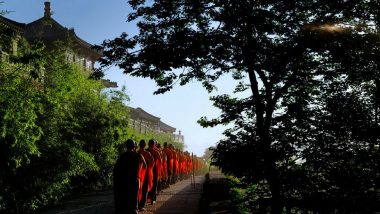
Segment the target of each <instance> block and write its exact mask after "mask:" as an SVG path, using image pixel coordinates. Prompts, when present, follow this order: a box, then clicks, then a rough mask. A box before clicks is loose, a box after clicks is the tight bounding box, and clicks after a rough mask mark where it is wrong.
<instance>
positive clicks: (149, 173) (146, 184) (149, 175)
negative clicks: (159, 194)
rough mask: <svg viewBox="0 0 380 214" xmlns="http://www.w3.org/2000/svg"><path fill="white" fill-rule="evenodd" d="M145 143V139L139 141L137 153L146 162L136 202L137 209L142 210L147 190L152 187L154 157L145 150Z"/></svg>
mask: <svg viewBox="0 0 380 214" xmlns="http://www.w3.org/2000/svg"><path fill="white" fill-rule="evenodd" d="M145 147H146V143H145V140H141V141H140V142H139V150H138V153H139V154H141V155H142V156H143V157H144V159H145V162H146V170H145V171H143V170H142V171H141V174H140V178H141V179H140V180H141V185H140V189H139V203H138V205H139V206H138V208H139V211H144V210H145V208H144V207H145V204H146V200H147V197H148V192H149V191H150V190H151V189H152V186H153V167H154V164H155V163H154V158H153V156H152V155H151V154H150V153H149V152H147V151H145Z"/></svg>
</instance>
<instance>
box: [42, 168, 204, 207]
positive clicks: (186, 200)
mask: <svg viewBox="0 0 380 214" xmlns="http://www.w3.org/2000/svg"><path fill="white" fill-rule="evenodd" d="M203 183H204V176H203V175H202V176H195V182H192V181H191V179H187V180H183V181H180V182H178V183H176V184H174V185H171V186H170V188H168V189H166V190H164V191H162V192H161V193H160V194H159V195H158V197H157V201H156V203H155V204H153V205H147V206H146V210H145V211H144V212H139V213H144V214H151V213H152V214H153V213H154V214H162V213H165V214H166V213H167V214H177V213H178V214H182V213H183V214H196V213H199V210H198V208H199V203H200V199H201V195H202V187H203ZM69 213H70V214H113V213H114V206H113V192H112V191H104V192H98V193H92V194H88V195H85V196H83V197H81V198H79V199H76V200H73V201H68V202H66V203H64V204H63V206H62V207H60V208H57V209H53V210H49V211H47V212H43V213H42V214H69Z"/></svg>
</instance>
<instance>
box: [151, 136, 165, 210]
mask: <svg viewBox="0 0 380 214" xmlns="http://www.w3.org/2000/svg"><path fill="white" fill-rule="evenodd" d="M156 144H157V142H156V141H155V140H154V139H151V140H149V142H148V149H147V151H149V152H150V154H151V155H152V156H153V158H154V162H155V165H154V167H153V186H152V189H151V190H150V191H149V193H148V197H149V198H150V200H151V204H154V203H155V202H156V197H157V185H158V182H160V179H161V167H162V159H161V156H160V153H159V152H158V151H157V148H156Z"/></svg>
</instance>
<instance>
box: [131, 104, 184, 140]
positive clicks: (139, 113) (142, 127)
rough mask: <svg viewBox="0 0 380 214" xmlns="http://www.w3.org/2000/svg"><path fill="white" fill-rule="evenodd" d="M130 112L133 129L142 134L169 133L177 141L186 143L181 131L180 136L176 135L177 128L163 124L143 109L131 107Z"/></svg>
mask: <svg viewBox="0 0 380 214" xmlns="http://www.w3.org/2000/svg"><path fill="white" fill-rule="evenodd" d="M129 110H130V124H131V127H132V128H133V129H135V130H137V131H139V132H140V133H149V132H156V133H168V134H171V135H172V137H173V139H174V140H175V141H177V142H180V143H185V140H184V136H183V135H181V131H179V134H175V131H176V128H174V127H171V126H169V125H168V124H166V123H164V122H162V121H161V119H160V118H159V117H156V116H154V115H152V114H149V113H148V112H146V111H144V110H143V109H142V108H132V107H129Z"/></svg>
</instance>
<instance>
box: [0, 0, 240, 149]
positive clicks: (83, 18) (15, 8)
mask: <svg viewBox="0 0 380 214" xmlns="http://www.w3.org/2000/svg"><path fill="white" fill-rule="evenodd" d="M3 1H4V3H3V4H0V9H1V10H8V11H11V12H10V13H9V14H7V15H5V16H6V17H7V18H10V19H12V20H14V21H17V22H21V23H30V22H32V21H34V20H36V19H39V18H41V17H42V16H43V14H44V0H3ZM50 2H51V8H52V11H53V16H52V17H53V18H54V19H55V20H56V21H57V22H59V23H60V24H61V25H63V26H65V27H67V28H74V29H75V32H76V34H77V35H78V36H79V37H80V38H82V39H83V40H85V41H87V42H89V43H91V44H100V43H101V42H102V41H103V40H105V39H113V38H115V37H117V36H119V35H120V34H121V33H122V32H127V33H128V34H131V35H134V34H136V33H137V28H136V26H135V25H134V24H132V23H127V22H126V17H127V14H128V12H129V11H130V8H129V5H128V4H127V1H126V0H109V1H100V0H97V1H94V0H51V1H50ZM105 78H106V79H110V80H111V81H116V82H117V83H118V85H119V87H121V86H123V85H125V86H126V87H127V92H128V95H129V96H130V98H131V101H130V103H129V105H130V106H132V107H140V108H142V109H144V110H145V111H147V112H149V113H151V114H153V115H155V116H157V117H160V118H161V120H162V121H163V122H164V123H167V124H168V125H170V126H172V127H175V128H176V129H177V132H178V130H181V132H182V134H183V135H184V136H185V145H186V148H185V149H186V150H188V151H189V152H193V153H194V154H196V155H197V156H202V155H203V153H204V151H205V149H206V148H208V147H210V146H214V145H215V144H216V142H218V141H219V139H221V138H222V137H223V135H222V132H223V130H224V129H225V127H223V126H218V127H214V128H202V127H201V126H199V125H198V124H197V123H196V121H197V120H198V119H199V118H200V117H202V116H207V117H208V118H213V117H216V116H217V115H218V114H219V110H218V109H216V108H214V107H213V106H212V102H211V101H209V96H210V95H209V94H207V92H206V90H205V89H203V88H202V86H201V84H200V83H198V82H194V83H191V84H189V85H187V86H177V87H175V88H174V89H173V90H172V91H170V92H167V93H166V94H164V95H153V92H154V91H155V89H156V87H155V83H154V82H153V81H151V80H149V79H142V78H132V77H129V76H127V75H124V74H122V72H121V71H120V70H118V69H117V68H111V69H109V70H108V71H107V72H106V76H105ZM218 85H219V90H218V92H217V93H218V94H221V93H228V94H230V93H231V92H232V90H233V86H234V85H235V83H232V80H231V79H229V78H224V79H222V80H221V81H219V84H218Z"/></svg>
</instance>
